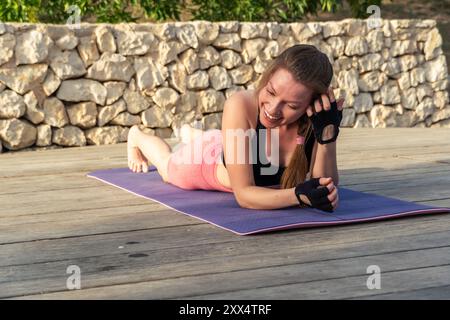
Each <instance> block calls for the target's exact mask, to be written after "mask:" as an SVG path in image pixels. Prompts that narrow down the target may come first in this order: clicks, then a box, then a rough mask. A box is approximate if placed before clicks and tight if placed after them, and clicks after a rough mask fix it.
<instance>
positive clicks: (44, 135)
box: [36, 124, 52, 147]
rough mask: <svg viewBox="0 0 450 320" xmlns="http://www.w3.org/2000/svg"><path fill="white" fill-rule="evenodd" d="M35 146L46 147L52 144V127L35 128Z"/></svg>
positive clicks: (44, 125) (45, 125)
mask: <svg viewBox="0 0 450 320" xmlns="http://www.w3.org/2000/svg"><path fill="white" fill-rule="evenodd" d="M36 129H37V138H36V146H38V147H46V146H49V145H51V144H52V127H51V126H50V125H48V124H41V125H39V126H37V127H36Z"/></svg>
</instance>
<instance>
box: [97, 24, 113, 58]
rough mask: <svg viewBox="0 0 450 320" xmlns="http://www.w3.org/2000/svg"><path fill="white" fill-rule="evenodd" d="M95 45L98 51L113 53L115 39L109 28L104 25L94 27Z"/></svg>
mask: <svg viewBox="0 0 450 320" xmlns="http://www.w3.org/2000/svg"><path fill="white" fill-rule="evenodd" d="M95 36H96V38H97V47H98V50H100V52H102V53H103V52H109V53H114V52H116V50H117V46H116V41H115V40H114V35H113V34H112V32H111V30H109V28H108V27H106V26H99V27H97V28H96V29H95Z"/></svg>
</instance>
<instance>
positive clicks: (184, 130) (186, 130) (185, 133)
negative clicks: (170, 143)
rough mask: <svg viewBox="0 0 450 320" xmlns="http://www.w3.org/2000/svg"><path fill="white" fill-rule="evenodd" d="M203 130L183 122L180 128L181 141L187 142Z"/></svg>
mask: <svg viewBox="0 0 450 320" xmlns="http://www.w3.org/2000/svg"><path fill="white" fill-rule="evenodd" d="M203 132H204V131H203V130H200V129H196V128H192V127H191V126H190V125H189V124H187V123H185V124H183V125H182V126H181V128H180V136H181V142H183V143H189V142H190V141H191V140H193V139H195V138H196V137H198V136H199V135H201V134H202V133H203Z"/></svg>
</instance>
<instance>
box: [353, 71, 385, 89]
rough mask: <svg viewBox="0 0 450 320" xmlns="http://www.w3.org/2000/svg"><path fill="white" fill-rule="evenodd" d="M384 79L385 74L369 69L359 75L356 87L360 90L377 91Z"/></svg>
mask: <svg viewBox="0 0 450 320" xmlns="http://www.w3.org/2000/svg"><path fill="white" fill-rule="evenodd" d="M385 81H386V75H385V74H384V73H382V72H379V71H370V72H367V73H365V74H363V75H361V76H360V78H359V80H358V87H359V89H360V90H361V91H369V92H373V91H378V90H379V89H380V87H381V85H382V84H383V83H384V82H385Z"/></svg>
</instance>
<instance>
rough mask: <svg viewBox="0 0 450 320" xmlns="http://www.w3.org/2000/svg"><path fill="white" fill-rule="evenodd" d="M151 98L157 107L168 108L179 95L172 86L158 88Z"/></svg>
mask: <svg viewBox="0 0 450 320" xmlns="http://www.w3.org/2000/svg"><path fill="white" fill-rule="evenodd" d="M152 98H153V101H154V102H155V103H156V104H157V105H158V106H159V107H161V108H163V109H165V110H170V109H171V108H172V107H174V106H175V105H176V104H177V103H178V101H179V100H180V95H179V94H178V93H177V92H176V91H175V90H174V89H172V88H159V89H157V90H156V92H155V95H154V96H153V97H152Z"/></svg>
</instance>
